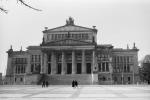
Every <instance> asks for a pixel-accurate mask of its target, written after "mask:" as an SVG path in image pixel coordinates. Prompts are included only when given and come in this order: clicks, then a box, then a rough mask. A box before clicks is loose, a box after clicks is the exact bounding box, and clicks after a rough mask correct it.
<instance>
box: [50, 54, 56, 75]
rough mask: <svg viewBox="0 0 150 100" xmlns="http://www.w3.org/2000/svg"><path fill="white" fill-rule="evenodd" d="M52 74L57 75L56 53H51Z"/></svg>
mask: <svg viewBox="0 0 150 100" xmlns="http://www.w3.org/2000/svg"><path fill="white" fill-rule="evenodd" d="M51 74H56V56H55V54H54V52H52V53H51Z"/></svg>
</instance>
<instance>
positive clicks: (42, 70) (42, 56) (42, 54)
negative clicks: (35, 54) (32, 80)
mask: <svg viewBox="0 0 150 100" xmlns="http://www.w3.org/2000/svg"><path fill="white" fill-rule="evenodd" d="M40 73H41V74H43V73H44V53H43V52H42V53H41V72H40Z"/></svg>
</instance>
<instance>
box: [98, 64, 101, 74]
mask: <svg viewBox="0 0 150 100" xmlns="http://www.w3.org/2000/svg"><path fill="white" fill-rule="evenodd" d="M98 69H99V71H100V72H101V70H102V69H101V63H98Z"/></svg>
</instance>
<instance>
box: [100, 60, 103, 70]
mask: <svg viewBox="0 0 150 100" xmlns="http://www.w3.org/2000/svg"><path fill="white" fill-rule="evenodd" d="M100 64H101V72H103V66H102V62H101V63H100Z"/></svg>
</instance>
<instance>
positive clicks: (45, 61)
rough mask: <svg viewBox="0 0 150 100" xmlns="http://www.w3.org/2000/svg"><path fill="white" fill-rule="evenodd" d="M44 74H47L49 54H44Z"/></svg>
mask: <svg viewBox="0 0 150 100" xmlns="http://www.w3.org/2000/svg"><path fill="white" fill-rule="evenodd" d="M43 72H44V73H47V54H46V53H44V66H43Z"/></svg>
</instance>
